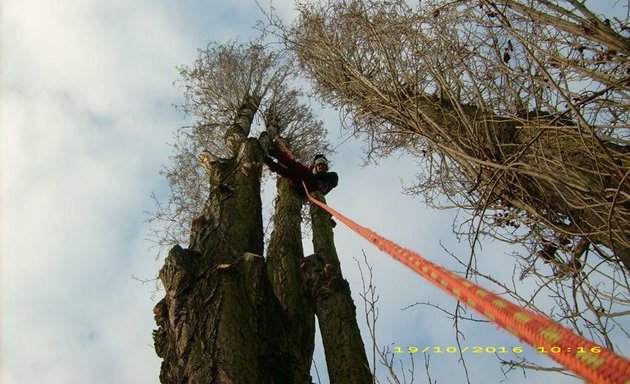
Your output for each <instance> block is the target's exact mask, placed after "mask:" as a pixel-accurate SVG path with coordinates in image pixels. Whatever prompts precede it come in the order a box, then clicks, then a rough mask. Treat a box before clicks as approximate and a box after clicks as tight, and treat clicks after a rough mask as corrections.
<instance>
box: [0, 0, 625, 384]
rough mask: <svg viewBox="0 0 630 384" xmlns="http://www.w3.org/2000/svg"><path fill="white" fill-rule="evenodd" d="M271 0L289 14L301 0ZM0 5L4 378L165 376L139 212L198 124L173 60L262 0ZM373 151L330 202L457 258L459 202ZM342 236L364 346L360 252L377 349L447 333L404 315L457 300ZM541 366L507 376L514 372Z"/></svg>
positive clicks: (488, 245) (532, 376)
mask: <svg viewBox="0 0 630 384" xmlns="http://www.w3.org/2000/svg"><path fill="white" fill-rule="evenodd" d="M274 6H275V7H277V9H278V11H279V13H280V15H281V16H283V17H285V18H289V17H291V15H292V8H293V6H292V4H291V2H290V1H288V0H283V1H275V2H274ZM0 15H1V20H0V21H1V22H0V28H2V29H1V34H0V36H1V49H2V54H1V63H0V74H1V93H0V127H1V132H0V134H1V135H0V166H1V169H0V190H1V194H0V204H1V209H0V263H1V264H0V383H1V384H35V383H38V384H39V383H51V384H74V383H77V384H78V383H82V384H83V383H91V384H99V383H137V384H145V383H146V384H148V383H157V382H159V379H158V375H159V367H160V359H159V358H158V357H157V355H156V354H155V351H154V349H153V341H152V336H151V331H152V330H153V329H155V327H156V326H155V323H154V320H153V311H152V309H153V306H154V305H155V304H156V303H157V301H158V300H159V299H160V298H161V297H162V296H163V293H162V292H160V291H157V292H156V287H155V284H153V283H144V284H143V283H142V282H140V281H138V280H137V279H136V278H135V277H137V278H140V279H147V280H150V279H153V278H154V277H155V276H156V275H157V272H158V270H159V269H160V267H161V265H162V262H163V257H159V258H156V256H157V251H156V249H154V248H151V243H149V242H148V241H147V240H145V238H146V236H147V232H148V224H147V223H146V222H145V221H146V219H147V215H146V213H145V212H146V211H150V210H152V209H153V208H154V206H153V202H152V200H151V198H150V196H151V193H152V192H156V193H158V194H162V195H163V194H164V193H165V191H166V190H167V184H166V181H165V180H164V179H163V178H162V176H160V175H159V173H158V172H159V169H160V166H161V165H162V164H165V163H166V162H167V161H168V155H169V154H170V148H169V146H168V143H169V142H170V141H171V140H172V137H173V134H174V132H175V131H176V129H177V128H178V127H180V126H183V125H185V124H187V123H189V121H188V118H187V117H186V116H184V115H183V114H182V113H181V112H180V111H178V110H176V109H175V108H174V107H173V104H179V103H181V101H182V97H181V93H180V90H178V89H177V87H176V86H174V85H173V82H174V81H176V80H177V76H178V75H177V70H176V66H178V65H182V64H189V63H192V62H193V60H194V59H195V57H196V50H197V49H198V48H202V47H204V46H205V45H206V44H207V43H208V42H209V41H217V42H225V41H227V40H229V39H236V38H241V39H247V37H249V36H251V35H253V34H255V31H254V30H253V29H252V26H253V25H254V23H255V21H256V20H257V19H258V18H260V17H261V12H260V10H259V9H258V8H257V6H256V4H255V3H254V2H253V1H249V0H238V1H234V0H216V1H200V0H180V1H174V0H151V1H149V0H111V1H107V2H104V1H96V0H59V1H55V2H51V1H44V0H21V1H13V0H11V1H9V0H6V1H2V3H1V6H0ZM320 114H321V118H322V119H324V121H325V124H326V126H327V128H328V129H329V139H330V140H331V141H332V143H333V146H335V145H337V144H340V143H342V141H343V140H344V139H345V138H346V135H347V132H345V131H341V130H340V128H339V127H340V124H339V118H338V116H337V114H336V113H335V112H332V111H328V110H321V111H320ZM362 155H363V153H362V143H361V142H360V141H358V140H355V139H350V140H348V141H346V142H345V143H343V144H341V145H340V146H339V148H337V152H336V153H334V154H331V155H330V156H329V158H330V159H331V160H332V165H333V167H334V169H335V170H336V171H337V172H338V173H339V175H340V185H339V187H338V188H337V189H335V190H334V192H332V193H331V194H329V195H328V202H329V204H330V205H331V206H333V207H334V208H336V209H338V210H340V211H341V212H342V213H344V214H346V215H348V216H350V217H352V218H353V219H354V220H356V221H357V222H359V223H361V224H363V225H365V226H368V227H371V228H372V229H374V230H375V231H377V232H378V233H380V234H382V235H384V236H386V237H389V238H391V239H392V240H395V241H397V242H399V243H400V244H402V245H404V246H406V247H408V248H411V249H414V250H417V251H419V252H420V253H422V254H423V255H425V256H426V257H427V258H428V259H430V260H432V261H434V262H436V263H438V264H442V265H446V266H449V267H451V268H454V267H455V266H456V265H455V264H454V262H453V260H452V258H451V257H450V256H449V255H448V254H447V253H446V252H445V251H444V249H443V248H442V245H444V246H446V247H447V248H448V249H449V250H450V251H452V252H455V253H457V254H459V255H466V254H468V253H469V252H470V251H469V249H468V247H467V245H466V244H465V243H460V242H458V241H457V239H455V238H454V236H453V235H452V233H451V226H452V221H453V212H449V211H435V210H431V209H429V208H428V207H426V206H425V205H424V204H422V202H421V201H420V200H419V199H413V198H411V197H408V196H404V195H402V194H401V185H402V183H403V182H409V181H411V180H412V178H413V176H414V174H415V173H416V165H415V164H414V163H413V162H412V161H411V160H409V159H408V158H405V157H404V156H395V157H392V158H389V159H385V160H383V161H381V162H380V163H379V164H378V165H370V166H368V167H363V166H362V163H363V157H362ZM335 236H336V242H337V247H338V253H339V255H340V258H341V262H342V268H343V272H344V275H345V276H346V278H347V279H348V281H349V282H350V286H351V289H352V291H353V295H354V298H355V303H356V304H357V308H358V315H359V316H358V317H359V324H360V326H361V329H362V334H363V336H364V340H365V343H366V346H367V347H368V349H370V348H371V342H370V340H369V339H368V337H367V335H368V333H367V329H366V327H365V321H364V318H363V310H362V308H363V304H362V301H361V298H360V297H359V295H358V294H359V293H360V292H361V276H360V273H359V269H358V267H357V262H356V261H355V259H362V257H363V256H362V253H363V252H365V255H366V257H367V258H368V260H369V263H370V265H371V267H372V268H373V271H374V281H375V284H376V286H377V290H378V295H379V302H378V305H379V314H380V316H379V320H378V324H377V343H378V345H379V347H382V346H385V345H391V346H393V347H394V346H400V347H402V348H407V347H408V346H417V347H424V346H431V347H435V346H440V347H442V348H445V347H446V346H449V345H453V344H454V329H453V324H452V321H450V320H449V319H448V318H447V317H446V316H444V315H443V314H442V313H441V312H440V311H439V310H436V309H434V308H430V307H427V306H414V307H412V308H410V309H406V310H403V308H405V307H408V306H409V305H411V304H414V303H416V302H432V303H435V304H439V305H441V306H443V307H444V308H446V309H452V308H454V306H455V302H454V301H453V300H452V299H451V298H449V297H448V296H446V295H445V294H443V293H442V292H441V291H439V290H438V289H437V288H434V287H432V286H431V285H430V284H428V283H427V282H425V281H423V280H422V279H421V278H420V277H418V276H416V275H415V274H414V273H412V272H411V271H409V270H407V269H405V267H404V266H402V265H400V264H397V263H396V262H395V261H394V260H392V259H391V258H390V257H389V256H387V255H384V254H382V253H380V252H379V251H378V250H376V249H373V248H371V246H370V244H368V243H367V242H365V241H364V240H362V239H360V238H359V237H358V236H357V235H355V234H354V233H352V232H351V231H350V230H348V229H347V228H344V227H343V226H342V225H338V226H337V227H336V229H335ZM512 250H513V249H511V248H510V247H508V246H506V245H504V244H499V243H493V242H485V243H484V245H483V248H482V250H481V257H480V263H481V264H482V268H483V269H484V270H485V271H486V272H488V273H490V274H491V275H493V276H501V277H503V278H505V279H510V278H511V273H512V265H513V263H514V262H513V260H512V259H511V258H510V257H509V256H507V254H508V253H510V252H511V251H512ZM306 251H307V252H308V245H306ZM363 268H364V269H365V266H364V267H363ZM464 329H465V334H466V340H465V343H466V345H469V346H471V347H472V346H484V347H486V346H494V347H497V348H500V347H505V348H507V349H511V348H512V347H513V346H523V344H522V343H521V342H520V341H519V340H518V339H516V338H514V337H513V336H510V335H508V334H506V333H504V332H502V331H500V330H498V329H497V328H496V327H495V326H493V325H491V324H474V325H470V326H468V325H466V326H465V328H464ZM318 343H321V341H318ZM621 344H625V345H626V346H628V342H627V340H625V341H622V342H621ZM525 349H527V347H525ZM626 350H627V348H626ZM322 353H323V352H322V349H321V346H320V347H319V348H318V350H317V353H316V357H315V361H316V364H317V366H318V371H319V374H320V377H321V382H323V383H326V382H327V378H326V374H325V367H324V360H323V357H322V356H323V355H322ZM529 354H530V356H531V357H532V358H533V359H535V360H537V361H539V362H541V363H543V364H546V365H553V362H552V361H551V360H549V359H547V358H546V357H544V356H541V355H537V354H536V353H535V351H532V350H531V349H530V350H529ZM400 356H403V357H404V359H405V361H406V362H407V364H408V360H406V359H407V358H408V357H409V356H408V355H400ZM400 356H397V358H398V357H400ZM428 356H430V373H431V377H432V378H433V379H434V380H437V381H438V382H439V383H444V382H447V383H452V382H464V376H463V375H464V373H463V372H464V371H463V369H462V365H461V363H460V362H459V361H458V357H457V356H456V355H450V354H430V355H428ZM510 357H513V356H510ZM466 362H467V367H468V370H469V372H470V377H471V379H472V382H474V383H475V382H476V383H494V382H497V383H498V382H505V381H507V379H506V378H505V377H504V376H503V375H502V374H501V368H500V366H499V365H498V363H497V360H496V357H495V356H494V355H492V354H481V355H470V356H468V357H467V361H466ZM407 366H408V365H407ZM378 369H379V378H380V379H381V381H382V382H387V379H386V372H385V370H384V369H383V368H382V367H380V366H379V368H378ZM416 370H417V371H418V372H417V373H418V376H417V379H416V382H426V380H427V379H426V374H425V373H424V362H423V360H422V356H420V355H416ZM313 375H314V376H315V372H313ZM545 378H547V376H545V375H544V374H538V373H532V372H528V373H527V376H526V377H525V376H524V375H523V374H521V373H511V374H510V376H509V382H510V383H524V382H530V381H532V382H536V381H537V380H538V379H540V380H543V379H545ZM315 379H317V378H316V377H315ZM553 380H554V382H558V383H560V382H566V383H573V382H580V381H579V380H576V379H572V378H568V377H562V376H554V378H553Z"/></svg>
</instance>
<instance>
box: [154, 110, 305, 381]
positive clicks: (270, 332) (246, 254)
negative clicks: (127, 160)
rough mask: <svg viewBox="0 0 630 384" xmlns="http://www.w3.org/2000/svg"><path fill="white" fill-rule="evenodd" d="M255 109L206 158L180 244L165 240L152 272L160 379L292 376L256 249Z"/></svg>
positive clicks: (282, 325) (276, 306)
mask: <svg viewBox="0 0 630 384" xmlns="http://www.w3.org/2000/svg"><path fill="white" fill-rule="evenodd" d="M256 107H257V105H256V104H255V103H251V102H250V103H245V104H244V106H243V108H242V110H241V111H240V112H241V113H240V114H239V116H238V118H237V119H236V121H235V124H234V127H233V128H232V129H231V133H230V135H226V144H227V145H228V146H230V149H231V150H232V154H233V156H232V158H230V159H223V160H221V159H216V160H215V161H212V162H210V164H208V168H209V169H208V174H209V177H210V178H211V185H212V190H211V193H210V197H209V198H208V202H207V204H206V208H205V210H204V212H203V214H202V215H201V216H200V217H199V218H197V219H196V220H195V221H194V222H193V230H192V235H191V241H190V249H187V250H185V249H182V248H181V247H179V246H175V247H174V248H173V249H172V250H171V251H170V253H169V255H168V257H167V258H166V260H165V264H164V267H163V268H162V270H161V271H160V279H161V280H162V282H163V284H164V287H165V291H166V292H165V293H166V294H165V297H164V299H162V300H161V301H160V302H159V303H158V304H157V305H156V307H155V310H154V311H155V317H156V322H157V324H158V326H159V328H158V330H156V331H155V332H154V338H155V347H156V352H157V354H158V355H159V356H160V357H162V358H163V359H164V361H163V363H162V369H161V373H160V380H161V382H162V383H164V384H166V383H168V384H175V383H177V384H183V383H191V384H192V383H292V382H293V381H292V372H293V371H294V364H295V358H294V356H292V355H291V354H290V353H288V352H287V351H289V347H288V344H287V343H288V338H287V330H288V327H287V320H286V317H285V316H284V314H283V311H282V307H281V306H280V303H279V302H278V300H277V299H276V297H275V295H274V293H273V290H272V288H271V285H270V284H269V280H268V278H267V271H266V266H265V262H264V259H263V257H262V256H261V255H262V251H263V249H262V248H263V227H262V212H261V205H262V204H261V200H260V175H261V161H260V160H261V158H262V154H263V151H262V149H261V147H260V144H259V143H258V141H257V140H256V139H253V138H247V137H246V132H248V131H249V126H250V125H251V122H252V119H253V116H254V113H255V112H256Z"/></svg>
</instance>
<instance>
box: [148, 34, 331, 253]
mask: <svg viewBox="0 0 630 384" xmlns="http://www.w3.org/2000/svg"><path fill="white" fill-rule="evenodd" d="M179 72H180V76H181V78H180V79H179V80H178V81H177V84H178V85H179V86H180V87H181V88H182V90H183V92H184V103H183V104H182V105H181V106H180V107H181V109H182V110H183V111H184V112H186V113H187V114H188V115H189V116H190V117H191V118H192V120H193V124H192V126H184V127H181V128H180V129H179V130H178V131H177V133H176V135H175V140H174V143H173V153H172V155H171V156H170V163H169V164H166V165H165V166H164V167H163V169H162V171H161V173H162V174H163V175H164V176H166V178H167V179H168V182H169V185H170V188H171V194H170V196H169V197H168V201H167V202H163V201H157V199H155V200H156V203H157V204H156V211H155V212H152V213H151V218H150V219H149V220H150V221H152V222H154V223H155V224H157V225H156V226H155V227H154V230H153V231H152V233H151V234H150V236H151V239H152V240H153V241H154V242H155V243H156V244H158V245H159V246H161V247H162V248H167V247H170V246H172V244H174V243H186V241H187V239H188V235H189V233H190V229H189V228H190V222H191V221H192V219H193V218H194V217H196V216H197V215H199V213H200V212H201V210H202V209H203V206H204V204H205V202H206V199H207V197H208V191H209V190H210V185H209V183H210V182H211V181H210V180H209V179H208V177H207V176H206V175H205V172H204V170H203V168H202V165H201V164H200V162H199V159H198V156H199V154H200V153H202V152H204V151H207V153H209V154H210V155H211V156H212V157H213V158H217V159H221V158H229V157H232V156H234V155H235V153H233V152H232V151H231V147H230V145H227V144H226V143H227V142H229V140H230V136H231V135H233V134H237V139H238V138H239V137H240V138H243V137H258V136H259V135H260V134H261V133H263V132H267V140H271V139H273V138H274V137H275V135H276V134H279V135H281V136H282V137H283V138H284V140H285V141H286V142H288V143H289V144H290V145H291V148H292V150H293V153H294V154H295V155H296V156H297V157H298V158H299V159H301V160H303V161H305V162H306V161H309V160H310V159H311V158H312V157H313V156H314V154H316V153H325V152H327V151H328V150H329V148H330V147H329V144H328V141H327V139H326V130H325V128H324V126H323V123H322V121H321V120H319V119H318V118H317V117H316V116H315V115H314V114H313V112H312V111H311V108H310V106H309V104H308V100H307V98H306V97H305V95H304V92H303V91H302V90H301V89H300V88H299V87H298V86H297V85H296V84H297V82H296V76H297V72H296V66H295V62H294V58H293V56H292V53H290V52H288V51H280V50H273V49H270V48H269V47H267V46H265V45H264V43H263V42H261V41H260V39H259V40H256V41H251V42H247V43H242V42H235V41H233V42H229V43H225V44H219V43H210V44H208V46H207V47H206V48H205V49H201V50H199V54H198V57H197V59H196V60H195V62H194V63H193V64H192V65H189V66H188V65H182V66H180V67H179ZM244 106H248V108H253V112H254V114H255V116H254V122H253V124H249V123H248V124H240V123H239V122H238V119H240V118H241V117H239V116H240V115H239V113H241V111H242V109H243V107H244ZM241 127H246V128H245V129H243V128H241Z"/></svg>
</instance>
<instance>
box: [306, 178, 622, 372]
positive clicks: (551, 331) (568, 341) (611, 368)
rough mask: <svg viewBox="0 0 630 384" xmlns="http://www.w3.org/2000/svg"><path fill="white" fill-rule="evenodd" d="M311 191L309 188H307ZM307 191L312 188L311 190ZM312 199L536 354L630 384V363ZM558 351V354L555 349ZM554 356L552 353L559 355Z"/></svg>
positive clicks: (570, 366) (311, 197)
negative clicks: (541, 349)
mask: <svg viewBox="0 0 630 384" xmlns="http://www.w3.org/2000/svg"><path fill="white" fill-rule="evenodd" d="M305 187H306V186H305ZM305 189H306V188H305ZM306 194H307V195H308V198H309V199H310V200H311V201H312V202H313V203H314V204H317V205H318V206H320V207H321V208H322V209H324V210H326V211H327V212H328V213H330V214H331V215H333V216H334V217H336V218H337V219H339V220H340V221H341V222H343V223H344V224H345V225H347V226H348V227H349V228H350V229H352V230H353V231H355V232H356V233H358V234H359V235H361V236H363V237H364V238H366V239H367V240H368V241H370V242H371V243H372V244H374V245H375V246H376V247H378V248H379V249H380V250H381V251H383V252H385V253H388V254H389V255H390V256H392V257H394V258H395V259H396V260H398V261H400V262H401V263H403V264H405V265H406V266H407V267H409V268H411V269H412V270H414V271H415V272H417V273H418V274H420V275H421V276H423V277H424V278H426V279H427V280H429V281H430V282H431V283H433V284H434V285H436V286H438V287H439V288H441V289H442V290H444V291H446V292H447V293H449V294H450V295H451V296H454V297H456V298H457V299H458V300H460V301H462V302H463V303H464V304H466V305H467V306H469V307H471V308H472V309H474V310H475V311H477V312H479V313H480V314H481V315H483V316H485V317H486V318H487V319H488V320H490V321H492V322H494V323H496V324H497V325H499V326H500V327H502V328H504V329H505V330H507V331H508V332H510V333H512V334H513V335H515V336H517V337H518V338H519V339H521V340H523V341H525V342H526V343H528V344H529V345H531V346H533V347H534V348H537V347H544V348H545V350H546V351H548V353H549V356H550V357H551V358H552V359H554V360H556V361H557V362H559V363H560V364H562V365H563V366H565V367H567V368H568V369H570V370H571V371H573V372H575V373H577V374H578V375H580V376H582V377H583V378H585V379H586V380H588V381H590V382H592V383H622V384H629V383H630V361H628V360H627V359H625V358H624V357H621V356H619V355H616V354H615V353H613V352H612V351H610V350H608V349H606V348H604V347H602V346H599V345H597V344H595V343H592V342H590V341H588V340H586V339H584V338H582V337H580V336H578V335H576V334H575V333H573V332H572V331H571V330H570V329H568V328H565V327H563V326H561V325H558V324H557V323H556V322H554V321H553V320H552V319H550V318H548V317H546V316H542V315H539V314H537V313H535V312H533V311H530V310H527V309H523V308H521V307H519V306H517V305H515V304H513V303H511V302H509V301H506V300H505V299H503V298H501V297H500V296H498V295H496V294H494V293H492V292H490V291H487V290H485V289H483V288H481V286H479V285H477V284H474V283H471V282H470V281H468V280H466V279H463V278H461V277H459V276H457V275H455V274H454V273H452V272H450V271H448V270H446V269H444V268H442V267H440V266H438V265H436V264H433V263H432V262H430V261H428V260H426V259H425V258H423V257H422V256H420V255H419V254H418V253H416V252H414V251H411V250H409V249H406V248H403V247H401V246H399V245H398V244H396V243H394V242H392V241H390V240H387V239H386V238H384V237H382V236H380V235H378V234H376V233H375V232H373V231H372V230H370V229H369V228H366V227H363V226H361V225H359V224H357V223H355V222H354V221H352V220H351V219H349V218H347V217H345V216H344V215H342V214H341V213H339V212H337V211H335V210H334V209H332V208H330V207H329V206H328V205H326V204H324V203H322V202H320V201H318V200H316V199H315V198H313V196H311V195H310V194H309V193H308V191H306ZM552 348H553V349H552ZM558 350H559V352H557V353H554V352H552V351H558Z"/></svg>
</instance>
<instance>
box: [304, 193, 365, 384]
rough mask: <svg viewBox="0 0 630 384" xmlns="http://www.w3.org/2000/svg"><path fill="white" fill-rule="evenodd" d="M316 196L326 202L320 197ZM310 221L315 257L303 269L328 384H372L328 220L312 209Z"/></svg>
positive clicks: (312, 207)
mask: <svg viewBox="0 0 630 384" xmlns="http://www.w3.org/2000/svg"><path fill="white" fill-rule="evenodd" d="M315 195H316V198H317V199H318V200H320V201H322V202H325V201H326V200H325V199H324V197H323V196H322V195H321V194H319V193H316V194H315ZM311 220H312V224H313V248H314V250H315V254H314V255H312V256H309V257H308V258H307V260H306V261H305V267H304V269H305V272H306V276H307V280H308V282H309V285H310V287H311V290H312V296H313V302H314V304H315V313H316V315H317V319H318V323H319V329H320V332H321V335H322V340H323V343H324V351H325V354H326V365H327V366H328V376H329V379H330V383H331V384H346V383H347V384H350V383H356V384H368V383H372V382H373V378H372V374H371V372H370V368H369V364H368V360H367V356H366V354H365V347H364V345H363V340H362V339H361V333H360V331H359V327H358V325H357V317H356V307H355V306H354V302H353V301H352V296H351V293H350V286H349V285H348V282H347V281H346V280H345V279H344V278H343V275H342V273H341V266H340V263H339V258H338V256H337V251H336V249H335V243H334V236H333V230H332V220H331V216H330V214H328V212H326V211H324V210H323V209H321V208H319V207H317V206H315V205H311Z"/></svg>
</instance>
